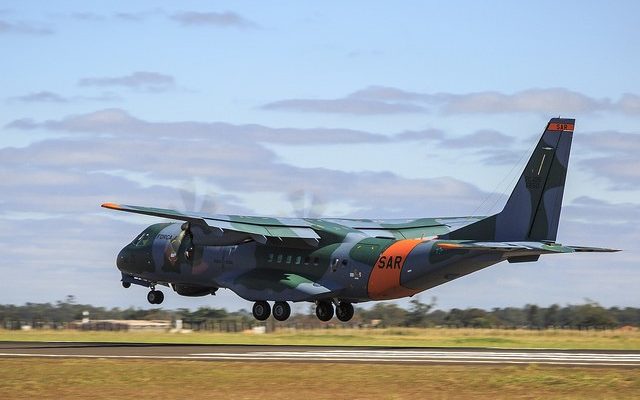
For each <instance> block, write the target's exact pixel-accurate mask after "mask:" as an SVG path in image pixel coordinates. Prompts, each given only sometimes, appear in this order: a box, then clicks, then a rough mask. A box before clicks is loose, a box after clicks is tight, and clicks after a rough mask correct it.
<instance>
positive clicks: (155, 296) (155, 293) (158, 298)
mask: <svg viewBox="0 0 640 400" xmlns="http://www.w3.org/2000/svg"><path fill="white" fill-rule="evenodd" d="M147 300H148V301H149V303H151V304H162V302H163V301H164V293H162V292H161V291H159V290H155V289H152V290H151V291H150V292H149V293H147Z"/></svg>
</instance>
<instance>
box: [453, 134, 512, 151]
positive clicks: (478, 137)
mask: <svg viewBox="0 0 640 400" xmlns="http://www.w3.org/2000/svg"><path fill="white" fill-rule="evenodd" d="M514 141H515V138H514V137H513V136H507V135H505V134H504V133H500V132H498V131H494V130H479V131H476V132H473V133H471V134H468V135H464V136H460V137H457V138H451V139H445V140H442V145H443V146H446V147H454V148H460V147H463V148H464V147H468V148H480V147H499V148H504V147H505V146H508V145H510V144H512V143H513V142H514Z"/></svg>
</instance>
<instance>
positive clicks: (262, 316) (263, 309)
mask: <svg viewBox="0 0 640 400" xmlns="http://www.w3.org/2000/svg"><path fill="white" fill-rule="evenodd" d="M269 315H271V306H270V305H269V303H267V302H266V301H256V302H255V303H253V317H254V318H255V319H257V320H258V321H264V320H266V319H267V318H269Z"/></svg>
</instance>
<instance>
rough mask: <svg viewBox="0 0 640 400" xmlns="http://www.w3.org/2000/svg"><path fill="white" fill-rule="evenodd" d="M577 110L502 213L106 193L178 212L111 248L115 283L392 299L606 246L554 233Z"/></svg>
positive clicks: (551, 136)
mask: <svg viewBox="0 0 640 400" xmlns="http://www.w3.org/2000/svg"><path fill="white" fill-rule="evenodd" d="M574 123H575V120H573V119H560V118H554V119H551V120H550V122H549V123H548V124H547V127H546V129H545V131H544V133H543V135H542V137H541V138H540V141H539V142H538V144H537V146H536V148H535V150H534V152H533V154H532V156H531V158H530V160H529V162H528V164H527V166H526V168H525V170H524V172H523V173H522V176H521V177H520V179H519V181H518V183H517V184H516V186H515V188H514V190H513V193H512V194H511V196H510V198H509V200H508V201H507V203H506V205H505V207H504V209H503V211H502V212H500V213H498V214H496V215H492V216H489V217H479V216H469V217H454V218H420V219H407V220H370V219H329V218H323V219H316V218H270V217H249V216H240V215H199V214H192V213H182V212H178V211H174V210H166V209H157V208H148V207H137V206H127V205H118V204H113V203H105V204H103V207H106V208H111V209H116V210H121V211H128V212H133V213H139V214H146V215H152V216H156V217H163V218H170V219H174V220H180V221H183V222H180V223H158V224H154V225H151V226H150V227H148V228H147V229H145V230H144V231H143V232H142V233H141V234H140V235H139V236H138V237H137V238H136V239H135V240H134V241H133V242H132V243H131V244H129V245H128V246H126V247H125V248H124V249H123V250H122V251H121V252H120V254H119V255H118V259H117V266H118V268H119V269H120V270H121V272H122V274H123V282H132V283H137V284H142V285H144V286H151V287H152V288H153V286H154V285H155V284H164V285H171V286H172V287H173V289H174V290H176V291H177V292H178V293H179V294H183V295H205V294H209V293H214V292H215V290H216V289H217V288H228V289H231V290H232V291H234V292H235V293H236V294H238V295H239V296H240V297H242V298H244V299H246V300H250V301H284V302H286V301H293V302H299V301H310V302H316V303H317V302H319V301H327V300H330V301H332V302H334V303H335V304H339V302H347V303H357V302H364V301H369V300H386V299H396V298H401V297H406V296H412V295H414V294H416V293H419V292H421V291H424V290H426V289H429V288H432V287H434V286H438V285H441V284H443V283H446V282H448V281H451V280H453V279H457V278H459V277H462V276H464V275H467V274H469V273H472V272H475V271H478V270H480V269H483V268H486V267H488V266H490V265H493V264H496V263H499V262H501V261H505V260H507V261H509V262H530V261H536V260H537V259H538V258H539V256H540V255H542V254H555V253H572V252H577V251H614V250H611V249H601V248H586V247H575V246H562V245H560V244H557V243H555V240H556V233H557V229H558V221H559V218H560V210H561V203H562V195H563V190H564V183H565V178H566V172H567V166H568V161H569V152H570V148H571V140H572V136H573V129H574Z"/></svg>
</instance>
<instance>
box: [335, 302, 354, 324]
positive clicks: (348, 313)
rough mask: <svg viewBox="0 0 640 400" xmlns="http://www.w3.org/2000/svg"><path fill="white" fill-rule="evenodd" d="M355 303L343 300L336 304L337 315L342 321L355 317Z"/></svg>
mask: <svg viewBox="0 0 640 400" xmlns="http://www.w3.org/2000/svg"><path fill="white" fill-rule="evenodd" d="M353 312H354V311H353V305H352V304H351V303H347V302H346V301H341V302H340V303H338V305H337V306H336V317H338V319H339V320H340V321H342V322H347V321H349V320H350V319H351V318H353Z"/></svg>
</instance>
